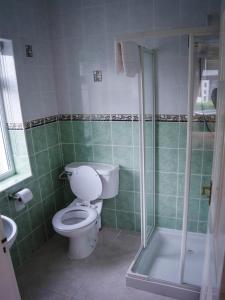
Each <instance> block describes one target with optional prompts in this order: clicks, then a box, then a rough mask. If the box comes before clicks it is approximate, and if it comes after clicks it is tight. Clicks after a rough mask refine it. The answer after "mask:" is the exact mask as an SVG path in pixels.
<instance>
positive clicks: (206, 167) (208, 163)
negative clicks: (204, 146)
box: [202, 151, 213, 175]
mask: <svg viewBox="0 0 225 300" xmlns="http://www.w3.org/2000/svg"><path fill="white" fill-rule="evenodd" d="M212 163H213V151H204V152H203V169H202V173H203V174H204V175H211V174H212Z"/></svg>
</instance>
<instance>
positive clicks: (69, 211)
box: [52, 205, 98, 231]
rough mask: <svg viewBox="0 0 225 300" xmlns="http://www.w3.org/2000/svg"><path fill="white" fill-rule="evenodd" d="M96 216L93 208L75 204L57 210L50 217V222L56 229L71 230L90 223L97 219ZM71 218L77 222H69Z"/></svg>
mask: <svg viewBox="0 0 225 300" xmlns="http://www.w3.org/2000/svg"><path fill="white" fill-rule="evenodd" d="M97 216H98V214H97V211H96V210H95V209H93V208H91V207H87V206H81V205H77V206H73V207H66V208H64V209H61V210H60V211H58V212H57V213H56V214H55V215H54V217H53V219H52V224H53V226H54V227H55V228H57V229H58V230H63V231H71V230H75V229H79V228H83V227H85V226H88V225H90V224H91V223H93V222H94V221H95V220H97ZM72 219H73V220H74V221H75V220H77V222H75V223H73V224H69V223H70V220H71V221H72ZM80 220H81V221H80ZM63 221H64V222H63ZM66 223H67V224H66Z"/></svg>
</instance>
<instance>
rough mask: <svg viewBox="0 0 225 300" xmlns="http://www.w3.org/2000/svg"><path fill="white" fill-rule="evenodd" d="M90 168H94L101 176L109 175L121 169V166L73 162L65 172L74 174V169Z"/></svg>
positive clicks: (67, 166)
mask: <svg viewBox="0 0 225 300" xmlns="http://www.w3.org/2000/svg"><path fill="white" fill-rule="evenodd" d="M81 166H88V167H91V168H93V169H94V170H95V171H96V172H97V173H98V174H100V175H106V176H107V175H109V174H110V173H111V172H113V171H115V170H117V169H119V165H110V164H104V163H95V162H72V163H70V164H68V165H66V166H65V170H66V171H69V172H73V170H74V169H76V168H78V167H81Z"/></svg>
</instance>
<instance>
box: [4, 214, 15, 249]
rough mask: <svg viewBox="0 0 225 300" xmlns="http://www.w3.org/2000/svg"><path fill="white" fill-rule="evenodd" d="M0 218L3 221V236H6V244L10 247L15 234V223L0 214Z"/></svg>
mask: <svg viewBox="0 0 225 300" xmlns="http://www.w3.org/2000/svg"><path fill="white" fill-rule="evenodd" d="M1 218H2V223H3V232H4V237H6V238H7V241H6V246H7V247H8V248H11V247H12V245H13V243H14V241H15V239H16V236H17V225H16V223H15V222H14V221H13V220H12V219H10V218H8V217H6V216H3V215H1Z"/></svg>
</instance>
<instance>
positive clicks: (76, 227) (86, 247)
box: [52, 162, 119, 259]
mask: <svg viewBox="0 0 225 300" xmlns="http://www.w3.org/2000/svg"><path fill="white" fill-rule="evenodd" d="M65 174H67V177H68V179H69V182H70V187H71V190H72V192H73V193H74V195H76V197H77V198H76V199H75V200H74V201H73V202H72V203H71V204H70V205H69V206H67V207H66V208H64V209H61V210H60V211H58V212H57V213H56V214H55V215H54V217H53V219H52V225H53V228H54V230H55V231H56V232H57V233H59V234H61V235H63V236H66V237H68V238H69V253H68V256H69V258H71V259H80V258H84V257H87V256H89V255H90V254H91V252H92V251H93V250H94V249H95V246H96V243H97V240H98V231H99V229H100V228H101V211H102V199H110V198H113V197H115V196H116V195H117V194H118V188H119V166H113V165H108V164H102V163H89V162H88V163H75V162H73V163H71V164H69V165H67V166H66V167H65Z"/></svg>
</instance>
